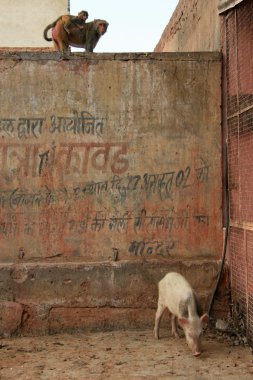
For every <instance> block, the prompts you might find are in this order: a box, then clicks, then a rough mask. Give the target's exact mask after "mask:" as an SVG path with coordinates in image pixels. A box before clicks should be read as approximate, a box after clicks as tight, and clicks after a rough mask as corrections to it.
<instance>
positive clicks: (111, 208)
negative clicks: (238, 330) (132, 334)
mask: <svg viewBox="0 0 253 380" xmlns="http://www.w3.org/2000/svg"><path fill="white" fill-rule="evenodd" d="M60 58H61V55H59V54H56V53H55V54H46V53H44V54H38V53H33V54H32V53H31V54H29V53H26V54H25V53H19V52H16V54H11V53H8V52H6V53H3V52H2V53H1V55H0V70H1V73H2V74H1V75H2V86H1V99H3V102H2V107H1V117H0V123H1V124H0V136H1V143H0V172H1V177H0V178H1V194H0V195H1V198H0V208H1V214H0V237H1V239H0V246H1V257H0V260H1V263H2V264H1V268H0V270H1V279H2V280H1V282H0V289H1V300H2V302H3V305H2V306H3V307H2V313H4V316H6V315H8V313H7V312H5V311H4V310H12V308H14V309H15V310H16V313H17V319H15V321H14V322H13V323H14V324H13V325H11V326H12V327H11V328H9V330H10V331H16V329H18V330H20V329H21V330H22V331H23V332H25V333H28V332H34V331H37V332H38V331H45V332H48V331H49V330H50V331H56V330H59V329H60V327H59V326H62V328H70V327H73V328H74V327H84V326H87V323H88V322H87V321H88V320H90V321H91V325H92V326H100V327H101V325H103V326H106V325H108V324H109V325H110V323H109V322H108V316H107V317H106V315H107V314H108V313H107V312H106V313H105V309H104V310H103V309H99V307H103V308H104V307H105V306H106V307H108V308H110V307H113V308H115V307H116V310H115V311H110V312H109V311H108V312H109V315H110V313H115V314H114V315H116V319H115V321H114V322H113V319H112V323H111V324H114V325H117V323H118V321H117V319H118V317H117V316H119V314H118V313H123V314H124V315H125V319H123V320H122V324H123V325H124V326H126V325H127V324H128V323H129V321H131V320H132V319H136V318H137V319H136V320H137V322H138V323H139V325H141V324H145V323H146V324H150V323H152V322H153V316H154V310H153V308H154V307H155V303H156V299H157V290H156V283H157V281H158V280H159V279H160V278H161V277H162V276H163V274H165V273H166V272H167V271H168V270H178V271H180V272H182V273H184V274H185V275H186V277H187V278H188V279H189V280H191V281H192V283H193V285H194V286H195V287H196V288H197V289H198V290H199V291H200V293H201V297H202V300H203V302H204V303H205V305H206V304H207V301H208V299H209V297H210V294H211V292H212V285H213V283H214V280H215V277H216V274H217V263H216V260H217V259H218V258H219V257H220V252H221V243H222V226H221V145H220V144H221V141H220V139H221V137H220V75H221V64H220V57H219V55H218V54H214V53H212V54H211V53H206V54H198V53H196V54H145V55H144V54H143V55H142V54H116V55H115V54H96V55H93V54H86V55H85V56H82V55H80V54H79V55H78V54H76V55H71V56H70V57H69V60H62V59H60ZM13 301H15V302H14V303H13ZM97 307H98V309H96V313H95V314H96V315H97V316H98V317H97V319H96V318H94V308H97ZM72 308H75V310H76V312H77V319H76V324H75V323H74V319H73V315H72V311H71V309H72ZM110 310H111V309H110ZM122 310H123V311H122ZM144 310H145V312H144V314H142V316H141V315H140V311H144ZM80 313H81V314H80ZM99 313H100V314H99ZM129 313H130V314H129ZM11 315H14V314H13V313H11ZM80 315H82V317H80ZM99 315H100V316H101V317H99ZM6 318H7V317H3V316H2V320H3V321H4V322H3V327H2V329H3V330H6V329H7V330H8V328H7V327H6V326H7V325H8V323H11V322H10V321H9V322H8V318H7V319H6ZM52 318H53V319H52ZM89 318H90V319H89ZM20 321H21V322H20ZM31 321H33V322H31ZM57 321H58V322H57ZM106 321H107V322H108V324H106V323H107V322H106ZM86 322H87V323H86ZM137 322H136V323H137ZM73 323H74V325H72V324H73ZM138 323H137V324H138ZM42 325H43V326H44V327H43V329H42V330H41V326H42ZM88 325H89V323H88ZM4 326H5V327H4ZM13 326H14V327H13ZM110 326H111V325H110ZM0 327H1V326H0Z"/></svg>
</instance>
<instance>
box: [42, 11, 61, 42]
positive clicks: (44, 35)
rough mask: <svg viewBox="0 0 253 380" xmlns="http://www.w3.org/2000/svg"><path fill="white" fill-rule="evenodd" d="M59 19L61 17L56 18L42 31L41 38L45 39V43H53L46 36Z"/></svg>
mask: <svg viewBox="0 0 253 380" xmlns="http://www.w3.org/2000/svg"><path fill="white" fill-rule="evenodd" d="M61 17H62V16H60V17H58V19H57V20H55V21H54V22H52V24H49V25H48V26H46V28H45V29H44V32H43V37H44V39H45V40H46V41H53V40H52V38H49V37H48V36H47V32H48V31H49V29H51V28H54V27H55V25H56V24H57V22H58V21H59V20H61Z"/></svg>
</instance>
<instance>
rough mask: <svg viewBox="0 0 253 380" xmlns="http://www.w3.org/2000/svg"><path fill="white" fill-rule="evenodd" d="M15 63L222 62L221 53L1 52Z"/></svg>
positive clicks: (2, 55)
mask: <svg viewBox="0 0 253 380" xmlns="http://www.w3.org/2000/svg"><path fill="white" fill-rule="evenodd" d="M8 59H10V60H15V61H41V60H43V61H49V60H52V61H80V60H89V61H101V60H105V61H108V60H109V61H142V60H145V61H146V60H154V61H166V60H167V61H221V53H220V52H183V53H178V52H169V53H168V52H165V53H154V52H148V53H145V52H143V53H140V52H137V53H67V54H65V55H63V54H62V53H60V52H32V51H25V52H24V51H22V50H15V51H14V50H11V51H9V50H8V49H6V50H0V60H8Z"/></svg>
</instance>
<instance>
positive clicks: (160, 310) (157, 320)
mask: <svg viewBox="0 0 253 380" xmlns="http://www.w3.org/2000/svg"><path fill="white" fill-rule="evenodd" d="M165 309H166V306H164V305H162V304H160V303H159V302H158V306H157V311H156V315H155V327H154V336H155V338H156V339H159V325H160V320H161V317H162V315H163V312H164V310H165Z"/></svg>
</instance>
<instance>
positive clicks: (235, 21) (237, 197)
mask: <svg viewBox="0 0 253 380" xmlns="http://www.w3.org/2000/svg"><path fill="white" fill-rule="evenodd" d="M223 17H224V19H225V22H224V47H225V49H224V55H225V68H226V77H225V78H226V79H225V85H226V99H227V102H226V109H227V112H226V119H227V129H228V152H229V192H230V263H231V287H232V297H233V302H234V306H235V308H236V309H237V312H238V310H239V311H240V313H241V315H243V317H244V321H245V328H246V330H247V335H248V339H249V341H250V342H251V344H253V266H252V260H253V244H252V241H253V193H252V185H253V174H252V172H253V171H252V165H253V164H252V152H253V74H252V67H253V26H252V18H253V3H252V1H250V0H245V1H243V2H242V3H240V4H239V5H238V6H236V7H235V8H233V9H232V10H230V12H229V13H225V14H223Z"/></svg>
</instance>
